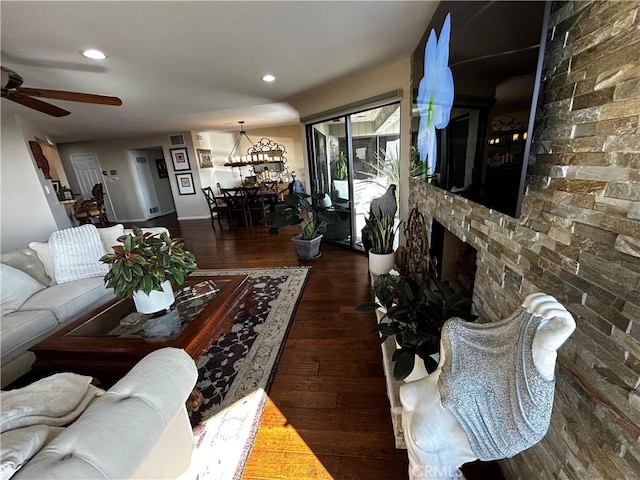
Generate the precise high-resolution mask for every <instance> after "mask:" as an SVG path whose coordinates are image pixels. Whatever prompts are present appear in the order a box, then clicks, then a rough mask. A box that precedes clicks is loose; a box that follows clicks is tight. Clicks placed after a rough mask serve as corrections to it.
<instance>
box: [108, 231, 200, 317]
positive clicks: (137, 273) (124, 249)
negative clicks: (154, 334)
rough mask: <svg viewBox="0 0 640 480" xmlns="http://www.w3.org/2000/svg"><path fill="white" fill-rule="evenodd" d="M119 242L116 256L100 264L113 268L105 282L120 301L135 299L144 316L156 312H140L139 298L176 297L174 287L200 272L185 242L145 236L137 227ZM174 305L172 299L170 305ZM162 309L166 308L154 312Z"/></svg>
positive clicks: (114, 250)
mask: <svg viewBox="0 0 640 480" xmlns="http://www.w3.org/2000/svg"><path fill="white" fill-rule="evenodd" d="M118 241H119V242H122V244H121V245H114V246H113V253H107V254H106V255H103V256H102V258H100V261H101V262H103V263H106V264H109V265H111V269H110V270H109V272H108V273H107V274H106V275H105V277H104V282H105V285H106V286H107V287H110V288H113V290H114V293H115V294H116V296H117V297H119V298H124V297H132V298H133V299H134V301H135V302H136V306H138V311H142V313H153V312H148V311H143V310H141V309H140V307H139V305H138V303H139V302H138V300H137V299H138V298H144V295H146V296H147V297H150V296H151V295H153V294H155V293H156V292H165V293H167V295H168V292H170V293H171V297H173V291H172V290H171V283H175V284H178V285H181V284H182V283H184V280H185V277H186V276H187V274H188V273H190V272H193V271H194V270H196V268H197V265H196V261H195V257H194V256H193V254H192V253H191V252H188V251H186V250H185V249H184V248H183V242H182V239H180V238H176V239H172V238H171V237H170V236H169V235H168V234H166V233H163V234H161V235H158V234H152V233H150V232H145V233H143V232H142V230H141V229H140V228H138V227H135V226H134V227H133V233H132V234H130V235H123V236H121V237H119V238H118ZM157 295H160V294H157ZM142 301H144V300H142ZM171 303H173V298H171V302H170V303H169V305H171ZM163 308H166V306H165V307H162V308H159V309H158V310H155V311H159V310H162V309H163ZM143 309H144V308H143Z"/></svg>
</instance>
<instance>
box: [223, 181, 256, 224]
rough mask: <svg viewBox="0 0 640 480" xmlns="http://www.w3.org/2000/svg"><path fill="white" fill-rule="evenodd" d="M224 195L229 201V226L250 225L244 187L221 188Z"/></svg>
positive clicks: (227, 201) (226, 200)
mask: <svg viewBox="0 0 640 480" xmlns="http://www.w3.org/2000/svg"><path fill="white" fill-rule="evenodd" d="M220 190H221V191H222V195H223V197H224V200H225V202H226V203H227V211H228V213H229V226H238V225H240V224H241V223H240V220H242V221H243V222H244V223H242V225H247V226H248V225H249V219H248V217H247V208H246V198H245V193H244V188H221V189H220Z"/></svg>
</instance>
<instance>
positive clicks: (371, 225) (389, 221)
mask: <svg viewBox="0 0 640 480" xmlns="http://www.w3.org/2000/svg"><path fill="white" fill-rule="evenodd" d="M399 227H400V223H398V225H395V218H394V217H393V216H391V215H389V214H388V213H387V212H385V211H383V210H382V209H378V211H377V212H373V211H371V212H370V213H369V216H368V217H366V218H365V226H364V228H363V229H362V235H363V237H364V236H365V235H366V237H367V241H368V243H370V245H371V246H370V248H369V252H368V255H369V271H370V272H371V273H372V274H374V275H382V274H385V273H389V270H391V269H392V268H393V265H394V254H393V252H394V241H395V238H396V233H397V231H398V228H399Z"/></svg>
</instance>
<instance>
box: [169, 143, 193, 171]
mask: <svg viewBox="0 0 640 480" xmlns="http://www.w3.org/2000/svg"><path fill="white" fill-rule="evenodd" d="M171 160H172V161H173V169H174V170H175V171H176V172H177V171H180V170H191V166H190V165H189V155H187V149H186V148H172V149H171Z"/></svg>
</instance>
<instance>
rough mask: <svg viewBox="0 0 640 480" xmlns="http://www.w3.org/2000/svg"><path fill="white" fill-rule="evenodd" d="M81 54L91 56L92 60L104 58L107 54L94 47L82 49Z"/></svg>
mask: <svg viewBox="0 0 640 480" xmlns="http://www.w3.org/2000/svg"><path fill="white" fill-rule="evenodd" d="M82 55H83V56H85V57H87V58H92V59H94V60H104V59H105V58H107V56H106V55H105V54H104V53H102V52H101V51H100V50H96V49H95V48H89V49H88V50H84V51H83V52H82Z"/></svg>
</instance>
